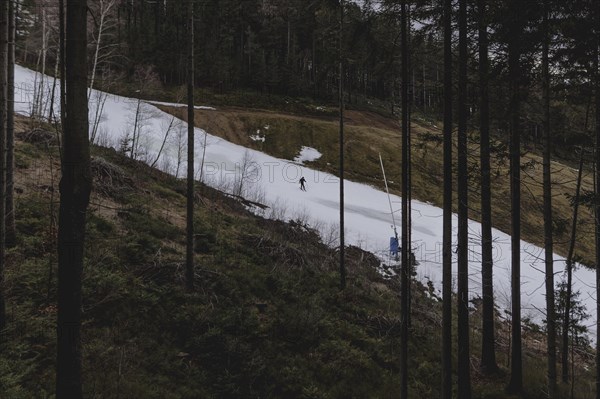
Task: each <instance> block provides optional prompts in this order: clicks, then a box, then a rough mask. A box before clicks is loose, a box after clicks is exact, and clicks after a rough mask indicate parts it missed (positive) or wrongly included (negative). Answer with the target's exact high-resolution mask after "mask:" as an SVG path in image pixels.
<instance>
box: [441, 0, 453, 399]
mask: <svg viewBox="0 0 600 399" xmlns="http://www.w3.org/2000/svg"><path fill="white" fill-rule="evenodd" d="M442 273H443V276H442V279H443V281H442V297H443V298H442V299H443V303H442V306H443V313H442V398H443V399H451V398H452V0H444V213H443V237H442Z"/></svg>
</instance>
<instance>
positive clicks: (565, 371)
mask: <svg viewBox="0 0 600 399" xmlns="http://www.w3.org/2000/svg"><path fill="white" fill-rule="evenodd" d="M585 131H587V121H586V128H585ZM583 155H584V151H583V147H581V155H580V158H579V170H578V171H577V185H576V187H575V197H574V199H573V201H574V202H573V221H572V222H571V240H570V242H569V252H568V254H567V261H566V267H567V293H566V295H565V314H564V316H563V325H562V328H563V330H562V352H561V355H562V356H561V364H562V380H563V382H568V381H569V329H570V328H571V326H570V325H571V321H570V319H571V295H572V293H571V286H572V280H573V254H574V251H575V240H576V237H577V217H578V213H579V195H580V192H581V180H582V176H583Z"/></svg>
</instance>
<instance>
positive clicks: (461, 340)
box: [457, 0, 471, 399]
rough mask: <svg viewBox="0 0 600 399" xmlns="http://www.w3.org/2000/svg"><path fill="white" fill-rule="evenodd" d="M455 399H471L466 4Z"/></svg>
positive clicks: (462, 1)
mask: <svg viewBox="0 0 600 399" xmlns="http://www.w3.org/2000/svg"><path fill="white" fill-rule="evenodd" d="M458 7H459V8H458V149H457V155H458V250H457V258H458V292H457V301H458V302H457V309H458V321H457V323H458V325H457V327H458V396H459V397H460V398H461V399H469V398H470V397H471V358H470V350H469V247H468V246H469V225H468V223H469V208H468V206H469V204H468V198H469V187H468V184H469V182H468V173H469V172H468V165H467V152H468V149H467V119H468V109H467V57H468V52H467V1H466V0H459V2H458Z"/></svg>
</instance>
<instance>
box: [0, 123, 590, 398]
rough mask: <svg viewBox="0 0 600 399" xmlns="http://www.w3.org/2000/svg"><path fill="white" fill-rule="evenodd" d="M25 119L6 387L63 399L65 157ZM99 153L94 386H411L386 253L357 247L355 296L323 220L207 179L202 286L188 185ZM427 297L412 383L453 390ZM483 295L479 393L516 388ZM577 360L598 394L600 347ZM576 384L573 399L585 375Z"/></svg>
mask: <svg viewBox="0 0 600 399" xmlns="http://www.w3.org/2000/svg"><path fill="white" fill-rule="evenodd" d="M17 127H18V133H17V138H18V140H17V143H16V168H17V169H16V182H17V183H16V187H15V189H16V193H17V196H16V206H17V212H16V222H17V232H18V238H17V242H16V246H15V247H14V248H12V249H11V250H10V251H9V256H8V263H7V267H6V283H5V284H6V285H5V288H6V291H5V292H6V295H7V307H8V314H9V321H8V327H7V329H6V330H4V331H3V332H2V340H1V342H0V392H2V397H6V398H11V399H13V398H16V399H18V398H32V397H52V395H53V390H54V370H55V351H56V333H55V331H56V330H55V320H56V307H55V303H56V255H55V248H56V232H57V225H56V220H57V213H58V201H59V193H58V183H59V171H60V162H59V159H60V157H59V153H58V146H57V141H56V132H55V131H54V130H53V128H51V127H49V126H44V125H42V126H36V125H32V124H31V122H30V121H28V120H26V119H22V118H18V123H17ZM33 127H35V128H37V130H32V128H33ZM40 127H41V129H39V128H40ZM92 156H93V160H92V170H93V176H94V191H93V194H92V199H91V204H90V208H89V213H88V223H87V239H86V251H85V253H86V259H85V266H84V279H83V298H84V303H83V315H84V319H83V337H82V338H83V376H84V390H85V396H86V397H90V398H119V397H120V398H142V397H143V398H198V397H206V398H247V397H273V398H279V397H280V398H291V397H294V398H341V397H344V398H393V397H397V392H398V389H399V377H398V361H399V359H398V355H399V351H398V347H399V335H398V333H399V326H400V319H399V316H398V315H399V282H398V281H397V280H396V279H395V278H392V279H384V278H383V277H382V276H381V275H380V274H379V273H378V272H377V268H378V266H379V263H380V261H379V260H378V259H376V258H375V257H374V256H373V255H372V254H369V253H367V252H364V251H362V250H360V249H358V248H355V247H350V248H348V251H347V254H348V259H347V266H348V287H347V289H346V290H345V291H343V292H340V290H339V288H338V281H339V277H338V272H337V258H338V254H337V252H336V251H335V250H333V249H331V248H329V247H327V246H326V245H324V244H323V243H322V241H321V239H320V238H319V236H318V234H317V233H316V232H315V231H312V230H311V229H310V228H309V227H307V226H304V225H301V224H297V223H293V222H292V223H283V222H280V221H274V220H265V219H262V218H260V217H257V216H255V215H253V214H252V213H250V212H248V211H247V210H246V209H245V207H244V206H243V204H241V203H240V202H238V201H237V200H234V199H232V198H231V197H229V196H227V195H224V194H222V193H220V192H219V191H216V190H214V189H211V188H208V187H205V186H198V191H197V197H196V199H197V201H196V221H195V223H196V231H197V232H198V234H197V236H196V253H195V262H196V279H197V283H196V289H195V290H194V291H193V292H191V293H186V292H185V290H184V284H183V283H184V281H183V275H184V266H183V259H184V258H185V250H184V243H185V228H184V223H183V220H184V215H185V182H184V181H182V180H180V179H176V178H174V177H172V176H169V175H167V174H164V173H162V172H160V171H157V170H156V169H152V168H150V167H148V166H147V165H145V164H143V163H141V162H137V161H133V160H131V159H130V158H128V157H126V156H124V155H122V154H119V153H118V152H116V151H115V150H112V149H106V148H100V147H93V148H92ZM412 300H413V305H412V319H411V320H412V321H411V328H410V331H411V333H410V350H409V370H410V371H409V375H410V393H411V395H412V396H414V397H422V398H429V397H438V396H439V392H438V389H439V386H440V383H439V381H440V371H439V370H440V368H439V364H440V351H439V348H440V347H441V344H440V336H439V331H440V330H439V325H440V323H441V304H440V303H439V302H438V300H437V299H436V298H435V296H434V295H432V291H431V290H430V289H428V288H426V287H423V286H422V285H420V283H418V282H417V281H415V280H413V294H412ZM473 305H474V309H475V310H474V312H473V313H472V317H471V326H472V330H471V331H472V342H471V343H472V357H471V366H472V376H473V386H474V388H473V389H474V397H475V398H488V399H489V398H508V397H509V396H507V395H506V394H505V393H504V387H505V386H506V383H507V381H508V369H507V359H508V357H507V354H508V353H509V348H510V341H509V337H510V330H509V324H508V323H506V321H505V315H503V314H500V313H498V315H497V316H498V319H497V323H498V324H497V327H498V328H497V334H498V336H497V356H498V362H499V364H500V366H501V371H500V372H499V373H498V374H497V375H495V376H492V377H486V376H484V375H482V374H480V373H479V371H478V354H479V352H480V333H479V331H480V330H479V326H480V323H481V320H480V316H479V312H478V310H476V308H477V306H478V303H477V302H474V303H473ZM544 342H545V340H544V333H543V332H542V331H540V330H539V329H538V328H537V327H536V326H535V325H530V324H528V323H525V326H524V355H525V356H524V362H525V367H524V371H525V376H524V381H525V393H524V395H523V396H522V397H523V398H532V399H533V398H540V399H541V398H544V397H546V396H545V393H544V391H545V388H544V385H545V374H544V370H545V360H544V350H545V349H544V348H545V345H544ZM455 344H456V343H455ZM582 353H586V352H585V351H583V352H582ZM575 360H576V361H575V372H576V376H577V377H576V378H577V384H576V387H575V393H576V397H580V398H584V397H591V395H592V393H593V384H592V381H593V359H589V358H587V357H582V356H579V355H577V354H576V357H575ZM454 370H456V368H454ZM560 388H561V392H563V396H562V397H568V394H567V392H568V390H569V386H568V385H561V387H560Z"/></svg>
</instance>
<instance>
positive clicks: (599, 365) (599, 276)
mask: <svg viewBox="0 0 600 399" xmlns="http://www.w3.org/2000/svg"><path fill="white" fill-rule="evenodd" d="M593 14H595V15H594V17H595V27H596V31H595V32H594V53H595V56H594V71H593V74H594V76H593V79H594V85H595V96H596V98H595V101H596V166H595V169H596V187H595V193H594V194H595V197H596V198H599V197H600V70H599V63H598V59H599V58H600V2H598V1H597V2H596V3H595V9H594V11H593ZM595 218H596V219H595V227H596V228H595V235H596V237H595V238H596V265H600V201H598V200H596V206H595ZM596 399H600V267H596Z"/></svg>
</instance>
